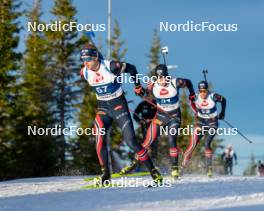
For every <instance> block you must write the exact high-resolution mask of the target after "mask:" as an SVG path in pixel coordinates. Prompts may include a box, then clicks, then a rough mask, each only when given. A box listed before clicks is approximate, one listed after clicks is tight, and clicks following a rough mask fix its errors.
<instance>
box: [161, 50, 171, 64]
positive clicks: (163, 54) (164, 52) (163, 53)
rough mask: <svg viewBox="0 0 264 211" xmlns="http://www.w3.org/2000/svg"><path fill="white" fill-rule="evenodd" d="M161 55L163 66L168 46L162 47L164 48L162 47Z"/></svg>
mask: <svg viewBox="0 0 264 211" xmlns="http://www.w3.org/2000/svg"><path fill="white" fill-rule="evenodd" d="M161 53H162V56H163V61H164V64H165V65H167V62H166V57H165V55H166V54H168V53H169V47H168V46H164V47H162V48H161Z"/></svg>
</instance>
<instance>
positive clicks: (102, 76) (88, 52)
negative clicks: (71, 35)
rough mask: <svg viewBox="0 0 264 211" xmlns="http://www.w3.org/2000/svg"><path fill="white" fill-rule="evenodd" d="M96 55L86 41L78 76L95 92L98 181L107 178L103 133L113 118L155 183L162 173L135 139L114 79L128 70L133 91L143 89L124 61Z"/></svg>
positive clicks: (105, 146) (124, 104) (109, 177)
mask: <svg viewBox="0 0 264 211" xmlns="http://www.w3.org/2000/svg"><path fill="white" fill-rule="evenodd" d="M99 55H100V54H99V52H98V50H97V49H96V47H95V46H94V45H92V44H88V45H87V46H86V47H84V48H83V49H82V50H81V60H82V61H83V65H84V67H83V68H82V69H81V72H80V74H81V76H83V77H84V78H85V79H86V80H87V82H88V83H89V85H90V86H91V87H92V89H93V90H94V91H95V93H96V98H97V112H96V117H95V122H94V126H95V128H96V129H97V131H101V129H102V128H105V134H101V133H98V134H97V135H96V151H97V156H98V159H99V163H100V166H101V168H102V175H101V177H100V178H99V182H100V183H101V184H102V183H103V182H104V181H106V180H110V179H111V174H110V170H109V166H108V159H109V158H108V153H107V142H106V134H107V129H108V128H109V127H110V125H111V123H112V121H113V120H114V121H116V123H117V124H118V126H119V127H120V128H121V130H122V133H123V137H124V140H125V141H126V142H127V144H128V146H129V147H130V148H131V149H132V150H133V151H134V152H135V153H136V157H137V159H138V160H139V161H140V162H141V163H143V164H145V166H146V167H147V169H148V170H149V171H150V174H151V176H152V178H153V180H154V181H155V182H157V183H159V182H161V181H162V176H161V175H160V173H159V171H158V170H157V169H156V168H155V167H154V165H153V163H152V161H151V159H150V157H149V156H148V153H147V150H146V149H144V148H143V147H142V146H141V145H140V144H139V143H138V142H137V141H136V137H135V132H134V127H133V122H132V120H131V116H130V113H129V109H128V104H127V101H126V98H125V96H124V92H123V89H122V86H121V85H122V84H121V83H118V81H117V77H118V76H120V75H121V74H122V73H129V74H130V75H131V76H133V77H134V79H135V80H134V84H135V88H134V91H135V94H136V95H143V94H144V90H143V88H142V86H141V85H140V82H139V81H138V80H136V75H137V70H136V67H135V66H134V65H132V64H129V63H125V62H119V61H108V60H104V59H102V58H101V57H100V56H99ZM99 182H98V183H99Z"/></svg>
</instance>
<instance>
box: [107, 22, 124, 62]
mask: <svg viewBox="0 0 264 211" xmlns="http://www.w3.org/2000/svg"><path fill="white" fill-rule="evenodd" d="M120 36H121V30H120V27H119V24H118V21H117V20H115V23H114V29H113V35H112V37H111V40H110V45H111V59H113V60H117V61H122V59H124V57H125V55H126V52H127V48H124V49H122V48H123V45H124V44H125V41H121V40H120Z"/></svg>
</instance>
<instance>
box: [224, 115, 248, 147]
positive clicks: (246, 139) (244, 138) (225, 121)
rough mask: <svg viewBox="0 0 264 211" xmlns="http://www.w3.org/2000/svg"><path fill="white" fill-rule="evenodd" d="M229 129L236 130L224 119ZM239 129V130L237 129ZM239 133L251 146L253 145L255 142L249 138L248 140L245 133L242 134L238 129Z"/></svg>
mask: <svg viewBox="0 0 264 211" xmlns="http://www.w3.org/2000/svg"><path fill="white" fill-rule="evenodd" d="M222 120H223V121H224V122H225V123H226V124H227V125H228V126H229V127H231V128H235V127H234V126H233V125H232V124H230V123H229V122H228V121H227V120H225V119H222ZM236 129H237V128H236ZM237 132H238V134H239V135H241V136H242V137H243V138H244V139H245V140H246V141H247V142H249V143H250V144H252V143H253V142H252V141H251V140H250V139H249V138H247V137H246V136H245V135H243V133H241V132H240V131H239V130H238V129H237Z"/></svg>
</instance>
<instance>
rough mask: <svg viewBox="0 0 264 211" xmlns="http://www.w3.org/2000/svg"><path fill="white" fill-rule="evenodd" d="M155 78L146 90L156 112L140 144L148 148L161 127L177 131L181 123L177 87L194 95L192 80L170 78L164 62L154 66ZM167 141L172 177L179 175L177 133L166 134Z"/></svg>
mask: <svg viewBox="0 0 264 211" xmlns="http://www.w3.org/2000/svg"><path fill="white" fill-rule="evenodd" d="M155 74H156V76H157V80H156V81H155V82H154V83H150V84H149V85H148V87H147V92H148V93H152V94H153V96H154V99H155V100H156V102H157V108H158V109H157V113H156V116H155V118H154V119H153V120H152V121H151V124H150V126H149V128H148V131H147V134H146V137H145V140H144V142H143V144H142V146H143V147H144V148H146V149H149V148H150V147H151V145H152V144H153V142H154V141H155V140H156V139H157V137H158V136H159V135H160V129H161V127H163V128H165V127H168V129H169V130H168V131H170V130H171V129H172V128H173V129H176V130H177V131H178V128H179V127H180V124H181V110H180V102H179V89H180V88H185V87H187V88H188V90H189V94H190V95H189V98H190V99H192V98H194V96H195V93H194V89H193V85H192V82H191V81H190V80H189V79H184V78H171V77H170V76H169V75H168V69H167V66H166V65H165V64H159V65H158V66H157V67H156V68H155ZM167 135H168V141H169V156H170V159H171V175H172V176H173V177H174V178H178V177H179V163H178V156H179V153H180V149H179V147H178V146H177V135H178V134H177V133H176V134H173V135H172V134H170V133H169V134H167ZM135 163H136V161H133V162H132V163H131V165H130V166H127V167H126V168H124V169H122V171H121V172H123V173H126V172H128V171H131V170H132V169H133V167H134V164H135Z"/></svg>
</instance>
